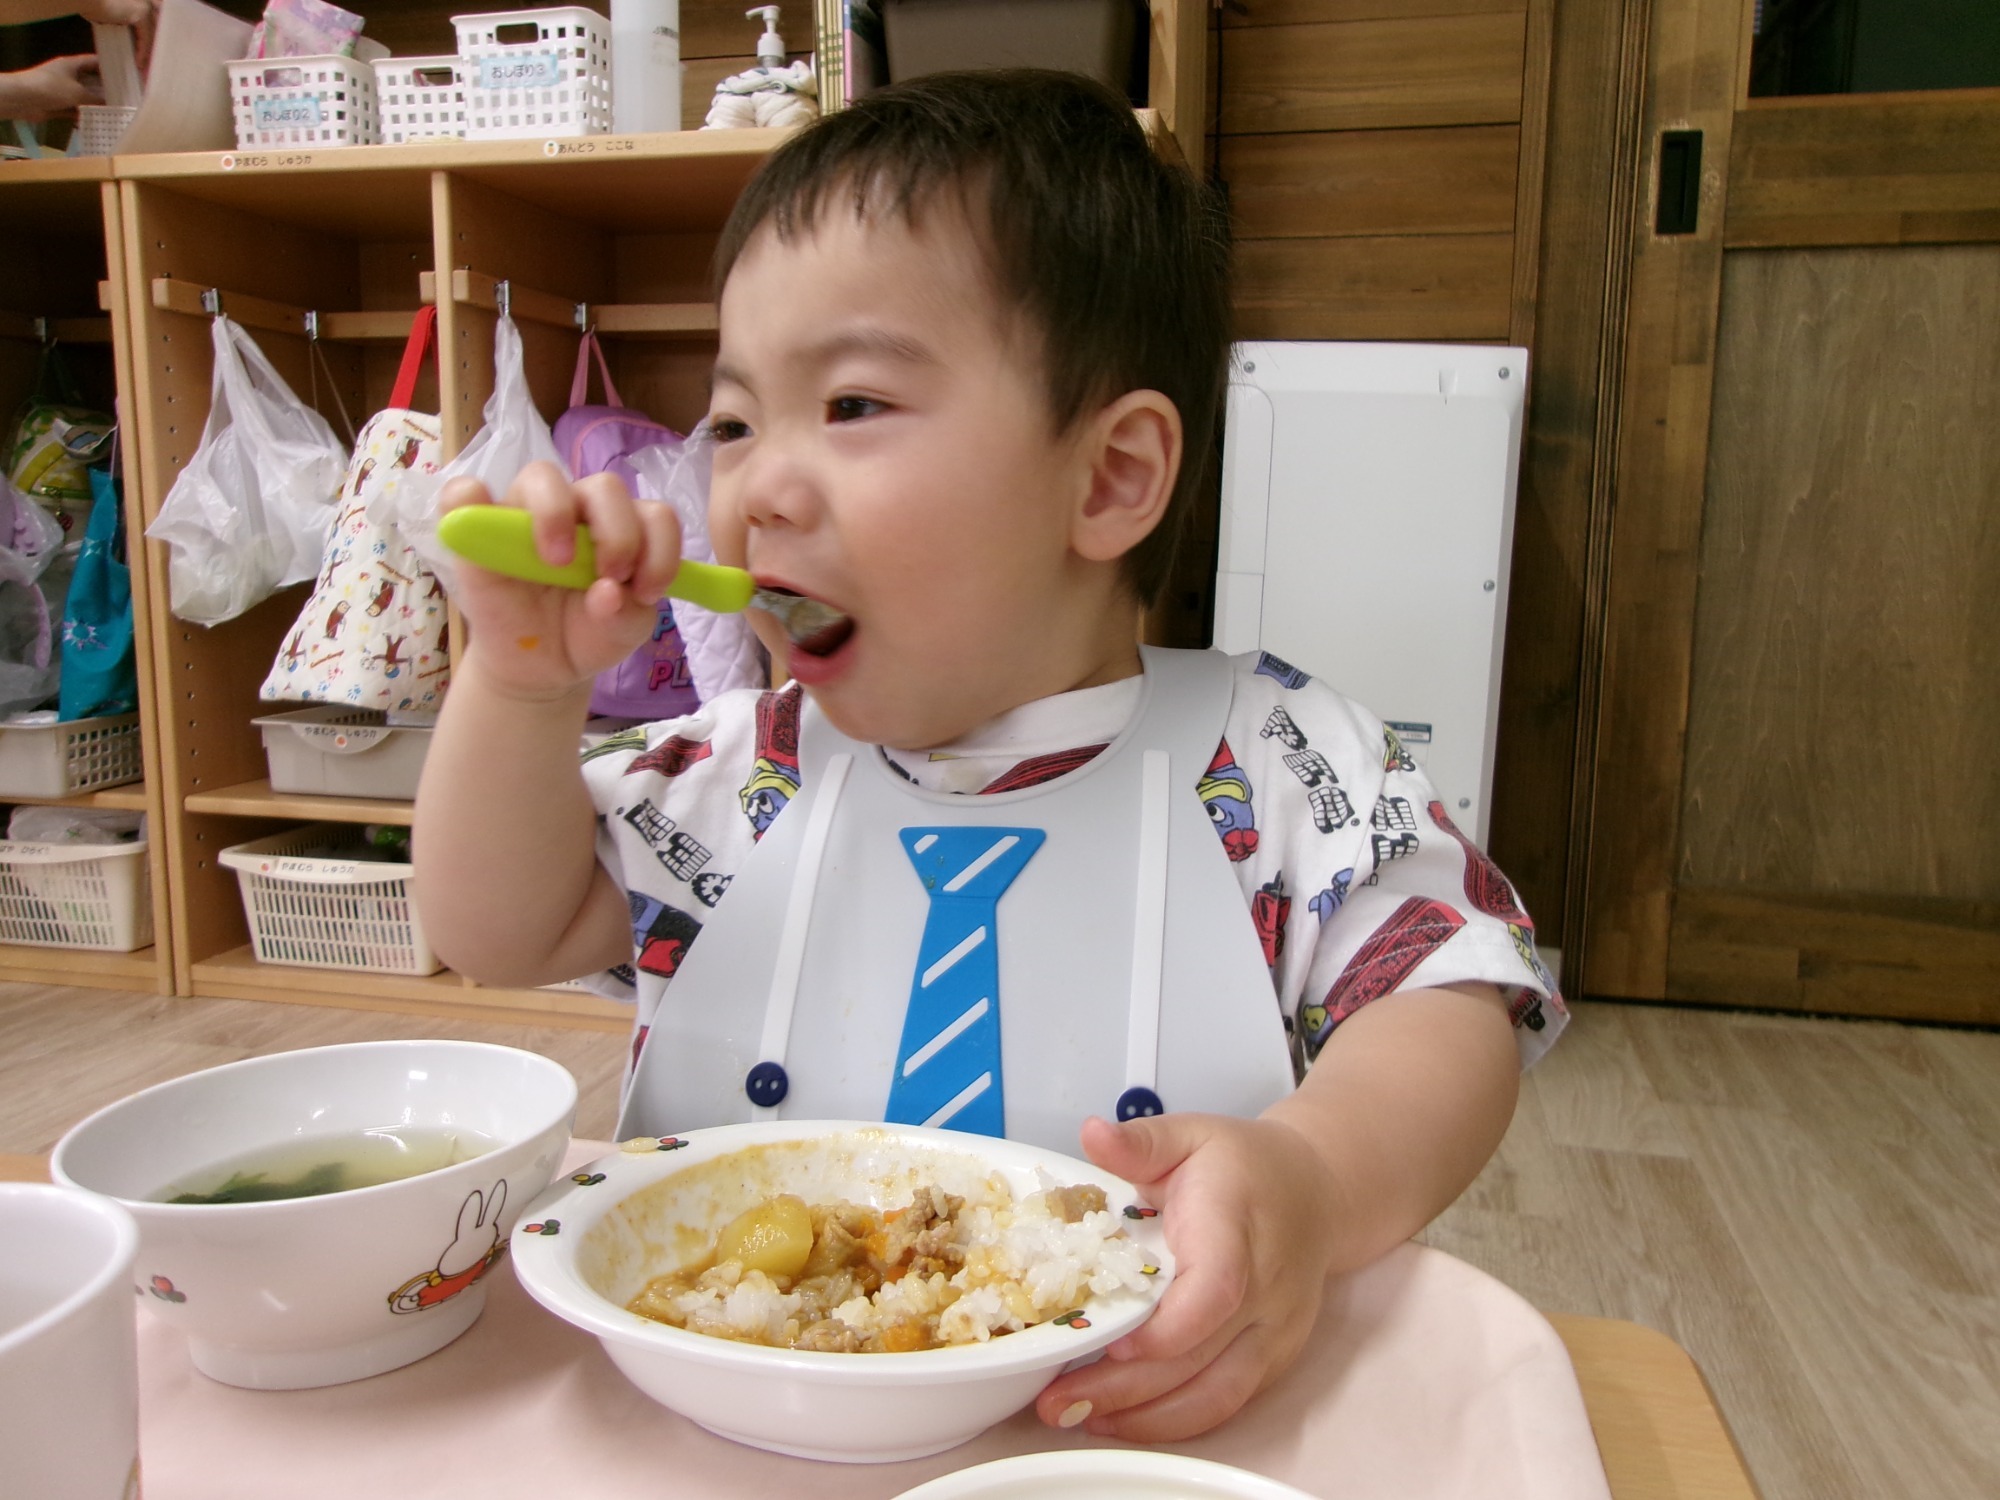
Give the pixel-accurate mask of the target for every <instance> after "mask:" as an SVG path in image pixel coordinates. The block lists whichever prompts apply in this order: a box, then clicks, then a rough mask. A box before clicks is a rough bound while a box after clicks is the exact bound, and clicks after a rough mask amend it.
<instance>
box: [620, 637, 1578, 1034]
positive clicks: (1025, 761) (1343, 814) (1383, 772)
mask: <svg viewBox="0 0 2000 1500" xmlns="http://www.w3.org/2000/svg"><path fill="white" fill-rule="evenodd" d="M1230 665H1231V668H1232V683H1233V687H1232V694H1231V700H1230V709H1229V715H1228V719H1227V721H1226V724H1225V727H1224V731H1223V736H1222V739H1221V741H1220V742H1219V743H1218V744H1217V746H1216V749H1215V754H1214V756H1213V758H1212V759H1211V760H1210V761H1209V763H1208V765H1207V766H1206V767H1205V768H1204V770H1203V771H1202V774H1201V776H1200V778H1199V780H1198V782H1197V785H1196V788H1195V790H1196V792H1197V794H1198V795H1199V796H1200V797H1201V800H1202V802H1203V804H1204V806H1205V807H1206V808H1207V810H1208V815H1209V820H1210V822H1211V824H1212V825H1213V826H1214V828H1215V832H1216V836H1217V838H1218V839H1219V840H1220V841H1221V844H1222V849H1223V852H1224V853H1225V854H1226V855H1227V856H1228V858H1229V860H1230V863H1231V865H1232V866H1233V868H1234V870H1235V873H1236V877H1237V883H1238V885H1239V887H1240V888H1241V890H1242V893H1243V900H1244V904H1245V907H1246V915H1247V917H1248V919H1249V920H1250V921H1251V922H1252V923H1253V925H1254V926H1255V929H1256V932H1257V936H1258V939H1259V941H1260V942H1261V943H1262V945H1263V949H1264V958H1265V961H1266V963H1267V964H1268V965H1269V967H1270V971H1271V986H1272V1000H1273V1003H1274V1004H1276V1005H1277V1006H1278V1007H1279V1010H1280V1013H1281V1014H1282V1016H1283V1017H1284V1021H1285V1027H1286V1031H1287V1033H1288V1035H1289V1036H1290V1037H1291V1042H1292V1052H1293V1059H1294V1063H1295V1065H1296V1067H1297V1068H1298V1070H1299V1071H1300V1072H1301V1073H1303V1071H1304V1070H1305V1069H1306V1068H1308V1067H1310V1066H1311V1064H1312V1060H1313V1059H1314V1058H1315V1057H1317V1056H1318V1054H1319V1051H1320V1049H1321V1048H1322V1047H1323V1046H1324V1045H1325V1044H1326V1041H1327V1038H1328V1037H1329V1036H1331V1035H1332V1034H1333V1032H1334V1030H1335V1028H1337V1027H1338V1026H1339V1025H1340V1023H1341V1022H1342V1021H1344V1020H1345V1019H1347V1017H1349V1016H1351V1015H1353V1014H1354V1012H1355V1011H1357V1010H1359V1009H1360V1008H1361V1007H1362V1006H1364V1005H1367V1004H1368V1003H1369V1002H1370V1001H1373V1000H1377V999H1379V998H1381V997H1382V996H1384V995H1388V994H1392V993H1394V992H1395V991H1397V990H1402V989H1421V988H1426V987H1430V986H1435V985H1442V984H1454V983H1463V982H1484V983H1488V984H1492V985H1495V986H1497V987H1498V988H1499V989H1500V990H1501V992H1502V993H1503V994H1504V995H1505V996H1506V998H1507V1001H1508V1010H1509V1014H1510V1016H1511V1017H1512V1020H1513V1023H1514V1034H1515V1038H1516V1041H1517V1043H1518V1045H1519V1049H1520V1054H1521V1061H1522V1065H1523V1066H1526V1065H1528V1064H1529V1063H1532V1062H1534V1061H1535V1060H1536V1059H1537V1058H1538V1057H1540V1056H1541V1055H1542V1053H1543V1052H1545V1051H1547V1050H1548V1048H1549V1046H1550V1045H1551V1044H1552V1043H1553V1042H1554V1041H1555V1038H1556V1036H1557V1034H1558V1033H1559V1032H1560V1031H1561V1030H1562V1028H1563V1026H1564V1024H1565V1023H1566V1021H1567V1019H1568V1012H1567V1010H1566V1009H1565V1007H1564V1005H1563V1002H1562V998H1561V996H1560V995H1559V994H1558V993H1557V989H1556V984H1555V981H1554V979H1553V977H1552V976H1551V975H1550V974H1549V972H1548V970H1547V969H1546V968H1545V967H1544V966H1543V964H1542V961H1541V959H1540V958H1539V957H1538V956H1537V954H1536V951H1535V943H1534V934H1535V929H1534V924H1533V923H1532V922H1531V921H1530V920H1529V917H1528V914H1527V913H1526V912H1525V911H1524V910H1522V908H1521V904H1520V901H1519V900H1518V899H1517V897H1516V896H1515V893H1514V888H1513V887H1512V886H1511V885H1510V884H1509V883H1508V881H1507V879H1506V877H1505V876H1503V875H1502V874H1501V873H1500V871H1499V870H1498V869H1497V868H1496V867H1495V866H1494V864H1493V862H1492V861H1491V860H1490V859H1488V858H1487V857H1486V855H1485V854H1484V853H1483V852H1481V851H1480V850H1479V849H1478V848H1477V847H1475V846H1474V844H1473V843H1472V841H1471V840H1470V839H1468V838H1466V837H1465V835H1464V834H1462V833H1460V832H1459V830H1458V829H1457V828H1456V827H1454V826H1453V825H1452V822H1451V819H1450V817H1449V815H1448V814H1447V812H1446V810H1445V807H1444V804H1443V802H1442V801H1441V800H1440V798H1439V797H1438V795H1437V793H1436V792H1435V791H1434V790H1433V789H1432V787H1431V785H1430V783H1429V781H1428V780H1427V779H1426V778H1425V776H1424V774H1423V772H1422V770H1421V769H1419V767H1418V766H1417V764H1416V762H1415V761H1414V760H1413V759H1412V758H1411V757H1410V755H1409V754H1408V753H1407V752H1406V750H1405V749H1404V747H1403V746H1402V744H1401V743H1400V742H1399V741H1398V740H1397V738H1396V736H1395V734H1394V733H1393V732H1392V731H1390V730H1389V729H1387V728H1386V727H1385V726H1384V725H1383V724H1382V722H1381V720H1379V719H1377V718H1375V717H1374V716H1373V715H1371V714H1369V713H1368V712H1367V711H1366V710H1365V709H1363V708H1361V707H1360V706H1359V705H1357V704H1355V703H1353V702H1351V701H1350V700H1348V699H1347V698H1344V697H1342V696H1341V695H1340V694H1339V693H1337V692H1335V691H1333V690H1332V689H1331V688H1328V687H1326V686H1325V685H1324V684H1321V683H1318V682H1315V681H1314V680H1312V679H1311V678H1310V677H1308V676H1307V675H1306V674H1305V673H1303V672H1300V671H1298V670H1297V669H1296V668H1294V667H1292V666H1290V665H1288V664H1287V663H1285V662H1283V661H1281V660H1280V659H1278V658H1277V657H1275V656H1272V655H1270V654H1269V653H1268V652H1266V653H1251V654H1247V655H1244V656H1239V657H1233V658H1231V661H1230ZM1139 689H1140V680H1139V679H1138V678H1136V677H1133V678H1127V679H1125V680H1123V681H1120V682H1114V683H1108V684H1106V685H1104V686H1101V687H1094V688H1084V689H1079V690H1078V691H1075V692H1070V693H1062V694H1058V695H1057V696H1055V697H1052V698H1045V699H1041V700H1039V701H1037V702H1034V703H1029V704H1025V705H1023V706H1022V707H1020V708H1017V709H1015V710H1013V711H1012V712H1010V713H1007V714H1004V715H1002V716H1001V717H1000V718H998V719H995V720H993V721H991V722H990V723H988V724H986V725H983V726H981V727H980V728H979V729H977V730H975V731H974V732H973V733H972V734H970V735H968V736H966V737H965V738H964V739H962V740H960V741H958V742H956V743H954V744H952V745H950V746H948V747H946V748H943V749H939V750H931V751H922V752H914V753H911V752H903V751H884V752H883V753H884V754H885V755H886V756H887V757H888V760H889V763H890V765H891V766H893V767H894V768H895V769H896V770H897V771H899V772H900V773H901V774H903V775H905V776H907V777H908V778H909V779H910V780H911V781H913V782H916V783H918V784H920V785H922V786H925V787H927V788H930V789H932V790H937V791H947V792H958V793H962V794H964V795H967V796H978V795H981V794H985V793H991V792H1000V791H1013V790H1018V789H1020V788H1022V787H1028V786H1035V785H1038V784H1040V783H1042V782H1045V781H1047V780H1049V779H1051V778H1053V777H1056V776H1061V775H1064V774H1065V773H1067V772H1070V771H1074V770H1076V769H1077V768H1078V767H1080V766H1083V765H1085V764H1087V763H1088V762H1089V761H1090V760H1091V759H1092V757H1094V756H1095V755H1097V754H1098V753H1099V752H1100V751H1102V750H1103V749H1104V748H1105V747H1106V746H1107V745H1109V744H1110V742H1111V741H1112V740H1114V739H1115V738H1116V737H1117V735H1118V733H1119V732H1120V730H1122V729H1123V728H1124V726H1125V724H1126V723H1127V722H1128V721H1129V720H1130V718H1131V717H1132V715H1133V713H1134V712H1135V711H1136V710H1137V707H1138V702H1139ZM803 701H804V700H803V697H802V694H801V690H800V688H799V686H798V685H797V684H796V683H792V684H788V685H787V686H785V687H783V688H779V689H775V690H772V691H768V692H766V691H757V690H744V691H740V692H734V693H725V694H723V695H721V696H719V697H717V698H715V699H714V700H713V701H711V702H709V703H708V704H705V705H704V706H703V707H702V708H701V709H700V710H698V711H697V712H695V713H693V714H691V715H689V716H687V717H686V718H682V719H674V720H668V721H665V722H662V723H657V724H649V725H644V726H641V727H639V728H635V729H631V730H627V731H625V732H623V733H620V734H617V735H614V736H612V737H611V738H610V739H608V740H605V741H603V742H602V743H600V744H598V745H596V746H595V747H593V748H592V749H590V750H589V751H587V752H586V753H585V756H584V768H583V769H584V779H585V781H586V783H587V784H588V786H589V788H590V793H591V798H592V800H593V802H594V803H595V805H596V808H597V813H598V818H599V834H598V844H597V848H598V860H599V862H600V863H601V864H602V865H603V867H604V869H605V870H606V871H607V872H608V873H609V874H610V876H611V878H612V879H613V880H615V881H616V882H617V883H618V887H619V889H621V890H623V891H624V892H625V893H626V899H627V902H628V904H629V906H630V909H631V916H632V942H633V957H632V961H631V962H630V963H629V964H627V965H623V966H621V967H619V968H617V969H614V970H611V971H608V972H607V973H605V974H601V975H598V976H595V977H594V978H593V980H592V981H591V985H592V987H593V988H594V989H596V990H598V991H599V992H600V993H602V994H606V995H610V996H613V997H615V998H619V999H625V1000H630V1001H633V1002H635V1004H636V1007H637V1015H636V1017H635V1021H634V1046H633V1055H634V1057H635V1058H636V1056H637V1053H638V1047H639V1045H640V1044H641V1043H642V1042H643V1041H644V1039H645V1034H646V1030H647V1028H648V1027H650V1026H651V1024H652V1021H653V1017H654V1014H655V1012H656V1011H657V1010H658V1007H659V1004H660V1001H661V998H662V997H663V996H664V995H665V994H666V993H667V991H668V989H669V988H670V987H671V986H672V984H673V979H674V975H675V973H676V972H677V971H678V970H679V968H680V966H681V964H682V962H683V961H684V960H685V959H686V957H687V955H688V952H689V950H690V949H691V948H692V947H693V945H694V944H695V943H696V942H697V941H698V940H699V938H700V936H701V930H702V927H703V924H704V923H705V922H706V920H707V918H708V916H709V914H710V913H712V912H713V911H714V910H715V908H716V907H717V906H718V905H719V904H720V903H721V902H722V901H724V900H725V899H727V896H728V891H729V884H730V881H731V880H732V878H733V877H734V875H735V873H736V872H737V871H738V870H739V869H741V868H742V865H743V862H744V860H746V859H747V858H748V857H749V856H750V853H751V851H752V850H753V849H754V848H755V847H756V844H757V841H758V840H759V839H761V838H762V837H763V835H764V833H765V831H766V830H767V829H768V828H769V827H770V826H771V824H772V822H773V821H774V820H775V819H777V818H778V817H779V816H780V815H782V814H783V812H784V810H785V808H786V806H787V805H788V804H789V803H790V801H791V799H792V798H793V796H794V795H796V794H797V792H798V790H799V787H800V774H801V772H800V766H799V755H798V745H799V735H798V726H799V713H800V710H801V708H802V706H803Z"/></svg>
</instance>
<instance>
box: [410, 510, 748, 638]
mask: <svg viewBox="0 0 2000 1500" xmlns="http://www.w3.org/2000/svg"><path fill="white" fill-rule="evenodd" d="M438 540H439V541H441V542H443V543H444V544H445V546H447V547H449V548H450V549H451V550H452V551H454V552H456V553H457V554H458V555H459V556H460V557H462V558H464V559H465V560H466V561H467V562H470V563H476V564H477V565H478V566H480V567H482V568H485V569H486V570H487V571H488V572H490V573H504V574H506V575H507V576H508V577H509V578H519V579H522V580H523V581H525V582H528V583H547V584H553V585H554V586H556V587H557V588H565V589H587V588H589V587H590V586H591V584H593V583H595V582H596V581H597V548H596V547H595V546H594V545H593V544H592V542H591V539H590V532H589V530H588V528H586V527H582V526H579V527H577V529H576V556H575V557H573V558H571V559H570V561H568V562H566V563H563V564H561V565H560V566H558V565H557V564H554V563H549V562H544V561H543V560H542V555H541V554H540V553H539V552H537V551H536V550H535V533H534V520H533V518H532V517H531V516H529V514H528V513H527V512H526V511H525V510H521V509H519V508H518V507H515V506H511V505H461V506H459V507H458V508H457V509H456V510H449V511H446V512H445V513H444V516H443V517H442V518H441V519H440V520H439V521H438ZM755 589H756V585H755V583H753V582H752V580H751V578H750V575H749V574H748V573H746V572H744V571H743V570H742V569H741V568H729V567H724V566H722V565H721V564H719V563H704V562H695V561H693V560H691V559H683V560H682V562H681V566H680V571H679V572H678V573H676V574H674V581H673V582H672V583H670V584H668V585H667V597H668V598H670V599H685V600H686V601H687V602H688V603H690V604H698V605H700V606H701V607H702V608H703V609H710V610H714V611H715V612H716V613H717V614H724V615H727V614H734V613H736V611H738V610H740V609H743V608H745V607H746V606H747V605H748V604H749V603H750V595H751V594H752V593H753V592H754V591H755Z"/></svg>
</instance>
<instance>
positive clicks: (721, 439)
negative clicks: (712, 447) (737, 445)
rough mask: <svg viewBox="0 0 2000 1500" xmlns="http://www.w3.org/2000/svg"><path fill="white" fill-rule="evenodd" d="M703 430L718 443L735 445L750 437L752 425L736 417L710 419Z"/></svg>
mask: <svg viewBox="0 0 2000 1500" xmlns="http://www.w3.org/2000/svg"><path fill="white" fill-rule="evenodd" d="M701 430H702V431H703V432H705V433H707V434H708V436H709V437H710V438H711V439H712V440H714V441H715V442H717V443H733V442H736V441H737V440H738V439H740V438H747V437H748V436H750V424H749V423H747V422H739V421H737V420H736V419H735V418H734V417H710V418H709V419H708V420H707V421H706V422H704V423H702V424H701Z"/></svg>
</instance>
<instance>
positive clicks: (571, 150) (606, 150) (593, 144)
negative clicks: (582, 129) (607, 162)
mask: <svg viewBox="0 0 2000 1500" xmlns="http://www.w3.org/2000/svg"><path fill="white" fill-rule="evenodd" d="M638 149H639V143H638V142H637V141H636V140H634V139H633V138H632V137H631V136H629V135H592V136H577V137H572V138H571V139H569V140H564V141H543V142H542V155H544V156H595V155H598V154H599V153H602V154H603V155H606V156H616V155H617V154H618V153H619V152H621V151H637V150H638Z"/></svg>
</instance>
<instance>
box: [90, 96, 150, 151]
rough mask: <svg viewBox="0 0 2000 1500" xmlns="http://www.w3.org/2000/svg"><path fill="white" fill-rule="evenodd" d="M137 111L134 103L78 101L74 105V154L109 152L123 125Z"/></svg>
mask: <svg viewBox="0 0 2000 1500" xmlns="http://www.w3.org/2000/svg"><path fill="white" fill-rule="evenodd" d="M137 113H139V106H138V105H136V104H79V105H78V106H77V108H76V154H77V155H78V156H109V155H111V153H112V152H114V151H116V150H117V149H118V142H119V140H120V139H121V138H122V137H123V136H124V134H125V127H126V126H128V125H130V124H131V123H132V116H134V115H136V114H137Z"/></svg>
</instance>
